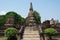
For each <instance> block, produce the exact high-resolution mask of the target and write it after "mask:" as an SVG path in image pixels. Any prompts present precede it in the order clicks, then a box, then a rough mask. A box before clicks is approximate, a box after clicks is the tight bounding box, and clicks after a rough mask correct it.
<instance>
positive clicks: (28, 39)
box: [23, 38, 40, 40]
mask: <svg viewBox="0 0 60 40" xmlns="http://www.w3.org/2000/svg"><path fill="white" fill-rule="evenodd" d="M23 40H40V38H24V39H23Z"/></svg>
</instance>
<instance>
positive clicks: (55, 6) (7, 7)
mask: <svg viewBox="0 0 60 40" xmlns="http://www.w3.org/2000/svg"><path fill="white" fill-rule="evenodd" d="M30 2H32V4H33V9H34V10H36V11H37V12H39V14H40V16H41V20H42V21H44V20H50V19H51V18H54V19H55V20H59V21H60V0H0V15H4V14H6V12H9V11H14V12H17V13H18V14H20V15H21V16H22V17H27V15H28V12H29V6H30Z"/></svg>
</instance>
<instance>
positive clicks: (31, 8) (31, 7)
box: [29, 2, 33, 11]
mask: <svg viewBox="0 0 60 40" xmlns="http://www.w3.org/2000/svg"><path fill="white" fill-rule="evenodd" d="M29 10H30V11H33V6H32V2H31V3H30V9H29Z"/></svg>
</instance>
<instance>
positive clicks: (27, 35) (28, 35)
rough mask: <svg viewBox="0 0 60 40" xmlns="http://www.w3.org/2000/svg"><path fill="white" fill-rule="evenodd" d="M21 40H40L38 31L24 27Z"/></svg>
mask: <svg viewBox="0 0 60 40" xmlns="http://www.w3.org/2000/svg"><path fill="white" fill-rule="evenodd" d="M23 40H40V36H39V32H38V30H33V29H30V28H28V27H26V28H25V31H24V35H23Z"/></svg>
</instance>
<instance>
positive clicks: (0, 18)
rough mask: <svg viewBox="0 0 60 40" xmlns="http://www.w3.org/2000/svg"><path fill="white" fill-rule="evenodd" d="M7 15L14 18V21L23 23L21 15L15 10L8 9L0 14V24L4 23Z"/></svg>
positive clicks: (23, 19)
mask: <svg viewBox="0 0 60 40" xmlns="http://www.w3.org/2000/svg"><path fill="white" fill-rule="evenodd" d="M9 17H13V18H15V23H20V24H22V23H24V22H25V18H23V17H21V15H19V14H17V13H16V12H13V11H10V12H7V13H6V15H1V16H0V26H2V25H4V24H5V23H6V21H7V19H8V18H9Z"/></svg>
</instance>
